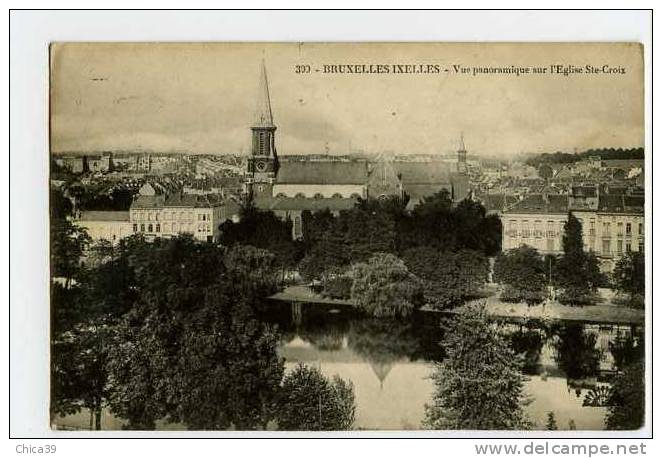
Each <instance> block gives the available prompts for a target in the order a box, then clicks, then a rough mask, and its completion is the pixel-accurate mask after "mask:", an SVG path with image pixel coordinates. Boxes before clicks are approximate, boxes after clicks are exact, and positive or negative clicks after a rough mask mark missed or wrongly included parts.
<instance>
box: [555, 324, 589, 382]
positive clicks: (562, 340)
mask: <svg viewBox="0 0 662 458" xmlns="http://www.w3.org/2000/svg"><path fill="white" fill-rule="evenodd" d="M554 331H555V332H554V334H556V336H557V340H556V342H555V349H556V354H555V360H556V363H557V364H558V366H559V368H560V369H561V370H562V371H563V372H564V373H565V375H566V377H568V379H572V380H579V379H583V378H587V377H594V376H596V375H597V374H598V371H599V369H600V351H599V350H598V349H596V348H595V344H596V342H597V336H596V335H595V334H594V333H587V332H585V330H584V325H582V324H565V325H563V326H559V327H557V328H556V329H554Z"/></svg>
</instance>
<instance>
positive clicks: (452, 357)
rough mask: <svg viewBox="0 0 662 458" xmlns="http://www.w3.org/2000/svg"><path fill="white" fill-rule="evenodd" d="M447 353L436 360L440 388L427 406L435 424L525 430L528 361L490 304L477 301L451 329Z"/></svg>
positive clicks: (427, 418) (447, 335)
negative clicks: (491, 316)
mask: <svg viewBox="0 0 662 458" xmlns="http://www.w3.org/2000/svg"><path fill="white" fill-rule="evenodd" d="M442 346H443V347H444V349H445V350H446V352H447V357H446V359H444V360H443V361H442V362H441V363H437V364H436V368H435V371H434V373H433V375H432V380H433V381H434V385H435V392H434V394H433V396H432V402H431V403H430V404H427V405H426V406H425V420H424V425H425V426H426V427H428V428H431V429H475V430H519V429H528V428H529V427H530V424H529V422H528V421H527V419H526V417H525V414H524V409H523V406H524V405H525V404H526V403H527V402H528V401H527V398H526V397H525V394H524V381H525V377H524V375H522V372H521V369H522V362H521V360H520V359H519V358H518V357H517V356H516V355H515V353H514V352H513V350H512V349H511V348H510V345H509V344H508V342H507V341H506V339H504V337H503V336H501V335H500V333H499V331H498V329H497V327H496V326H494V325H493V324H491V323H490V322H489V321H488V317H487V314H486V312H485V307H484V304H478V305H471V306H469V307H467V309H466V311H465V313H463V314H460V315H458V316H457V317H456V318H455V319H454V321H453V323H452V325H451V326H450V327H449V329H448V330H447V332H446V333H445V338H444V340H443V342H442Z"/></svg>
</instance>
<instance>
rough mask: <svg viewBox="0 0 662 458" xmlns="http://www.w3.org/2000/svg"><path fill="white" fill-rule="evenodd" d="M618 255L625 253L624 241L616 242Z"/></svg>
mask: <svg viewBox="0 0 662 458" xmlns="http://www.w3.org/2000/svg"><path fill="white" fill-rule="evenodd" d="M616 253H619V254H621V253H623V240H617V241H616Z"/></svg>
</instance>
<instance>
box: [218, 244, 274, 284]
mask: <svg viewBox="0 0 662 458" xmlns="http://www.w3.org/2000/svg"><path fill="white" fill-rule="evenodd" d="M223 263H224V265H225V268H226V269H227V272H228V275H230V276H231V277H232V279H233V284H234V285H235V286H238V287H239V290H240V291H251V292H253V293H254V294H256V295H259V296H267V295H270V294H273V293H275V292H276V291H277V290H278V284H279V280H280V279H279V275H278V271H279V266H278V265H277V261H276V257H275V256H274V254H273V253H271V252H270V251H267V250H264V249H261V248H255V247H253V246H250V245H233V246H232V247H230V248H228V249H227V251H226V253H225V256H224V257H223Z"/></svg>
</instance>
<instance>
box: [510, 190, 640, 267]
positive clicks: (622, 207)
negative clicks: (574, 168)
mask: <svg viewBox="0 0 662 458" xmlns="http://www.w3.org/2000/svg"><path fill="white" fill-rule="evenodd" d="M507 200H508V199H505V198H504V199H503V200H502V202H501V203H502V204H503V205H505V208H504V209H503V210H502V211H501V222H502V231H503V233H502V248H503V249H504V250H508V249H512V248H517V247H519V246H522V245H529V246H532V247H534V248H536V249H538V250H539V251H540V252H541V253H542V254H560V253H561V252H562V250H563V243H562V239H563V227H564V224H565V223H566V221H567V220H568V214H569V213H570V212H572V214H573V215H574V216H575V217H577V219H578V220H579V221H580V222H581V224H582V233H583V241H584V249H585V250H587V251H593V252H594V253H595V254H596V255H597V256H598V259H599V260H600V265H601V269H602V270H603V271H605V272H611V271H612V270H613V268H614V266H615V264H616V262H617V261H618V259H619V258H620V257H622V256H623V255H624V254H625V253H628V252H631V251H641V252H643V251H644V246H645V242H644V235H645V220H644V196H643V195H641V194H628V193H616V194H606V193H601V192H600V188H599V187H582V186H578V187H574V188H573V189H572V192H571V193H569V194H567V195H559V194H531V195H528V196H526V197H524V198H522V199H519V200H515V201H514V202H513V201H512V198H511V200H510V201H509V202H508V201H507Z"/></svg>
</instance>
